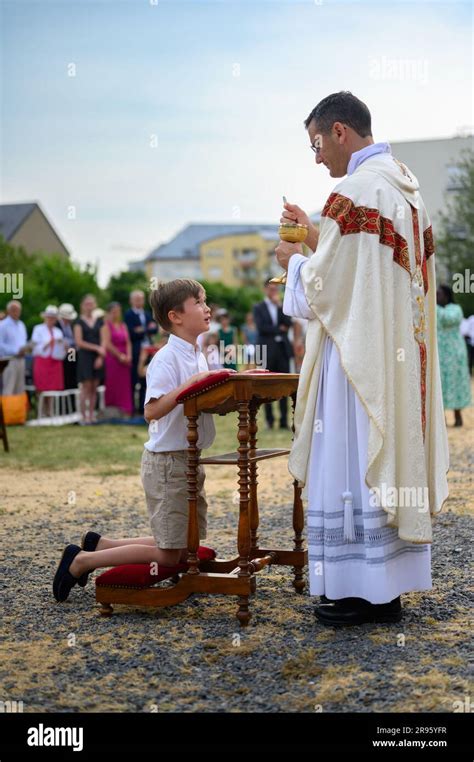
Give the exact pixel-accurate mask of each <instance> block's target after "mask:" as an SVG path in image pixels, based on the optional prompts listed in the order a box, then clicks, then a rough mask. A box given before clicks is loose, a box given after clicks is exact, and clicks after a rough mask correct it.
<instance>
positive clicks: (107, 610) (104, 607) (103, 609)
mask: <svg viewBox="0 0 474 762" xmlns="http://www.w3.org/2000/svg"><path fill="white" fill-rule="evenodd" d="M99 613H100V615H101V616H112V614H113V613H114V609H113V607H112V606H111V605H110V603H101V604H100V607H99Z"/></svg>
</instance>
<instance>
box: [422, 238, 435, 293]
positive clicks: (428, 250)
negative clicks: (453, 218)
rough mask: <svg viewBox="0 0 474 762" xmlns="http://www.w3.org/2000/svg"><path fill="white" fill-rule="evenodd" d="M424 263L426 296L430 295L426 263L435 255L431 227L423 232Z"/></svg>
mask: <svg viewBox="0 0 474 762" xmlns="http://www.w3.org/2000/svg"><path fill="white" fill-rule="evenodd" d="M423 249H424V252H423V263H422V265H421V271H422V273H423V285H424V287H425V294H427V293H428V272H427V269H426V263H427V261H428V259H429V258H430V257H431V255H432V254H434V253H435V249H434V240H433V230H432V227H431V225H430V226H429V227H428V228H426V230H423Z"/></svg>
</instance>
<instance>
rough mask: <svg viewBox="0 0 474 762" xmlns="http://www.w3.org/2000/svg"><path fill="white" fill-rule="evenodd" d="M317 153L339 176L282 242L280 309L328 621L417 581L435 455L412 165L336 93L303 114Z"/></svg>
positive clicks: (438, 467) (287, 214) (377, 612)
mask: <svg viewBox="0 0 474 762" xmlns="http://www.w3.org/2000/svg"><path fill="white" fill-rule="evenodd" d="M305 128H306V130H307V133H308V136H309V142H310V147H311V149H312V150H313V151H314V153H315V159H316V164H324V165H325V166H326V167H327V168H328V170H329V173H330V175H331V177H334V178H344V179H343V180H341V181H340V182H339V183H338V184H337V185H336V187H335V188H334V190H333V192H332V193H331V194H330V196H329V198H328V199H327V201H326V204H325V206H324V209H323V211H322V215H321V224H320V230H319V238H318V232H317V230H316V228H315V227H314V226H313V225H312V224H311V221H310V220H309V218H308V216H307V214H306V213H305V212H304V211H303V210H302V209H301V208H300V207H298V206H297V205H295V204H290V203H286V204H285V206H284V210H283V213H282V218H281V221H282V222H283V221H286V222H288V221H291V222H297V223H301V224H306V225H308V226H309V234H308V238H307V243H308V246H309V248H310V249H311V250H312V251H313V252H314V254H313V255H312V256H310V257H305V256H303V253H302V248H301V244H292V243H287V242H285V241H281V242H280V243H279V245H278V247H277V249H276V255H277V259H278V262H279V264H280V265H281V266H282V267H283V268H284V269H286V270H287V282H286V288H285V296H284V303H283V311H284V313H285V314H286V315H288V316H291V317H298V318H301V317H303V318H306V319H307V320H308V328H307V334H306V348H305V356H304V360H303V364H302V367H301V372H300V382H299V386H298V395H297V401H296V409H295V438H294V442H293V447H292V450H291V454H290V458H289V470H290V473H291V474H292V475H293V477H294V478H295V479H297V480H298V483H299V484H300V486H302V487H304V490H303V496H304V497H306V498H307V501H308V505H307V529H308V547H309V578H310V593H311V595H315V596H320V600H319V604H318V605H316V608H315V614H316V617H317V619H318V620H319V621H320V622H321V623H323V624H325V625H330V626H339V625H357V624H362V623H364V622H398V621H400V619H401V617H402V607H401V599H400V595H401V594H403V593H408V592H412V591H422V590H429V589H430V588H431V586H432V581H431V555H430V545H431V542H432V520H433V517H434V516H435V515H436V514H437V513H438V512H439V511H440V510H441V508H442V506H443V503H444V502H445V501H446V499H447V496H448V488H447V479H446V473H447V470H448V465H449V462H448V461H449V454H448V444H447V434H446V426H445V420H444V411H443V402H442V393H441V385H440V371H439V363H438V352H437V345H436V283H435V264H434V247H433V236H432V230H431V225H430V221H429V218H428V214H427V212H426V209H425V206H424V204H423V200H422V197H421V194H420V190H419V185H418V181H417V179H416V177H415V176H414V175H413V174H412V172H410V170H409V169H408V168H407V167H406V166H404V165H403V164H402V163H401V162H399V161H397V160H396V158H394V157H393V156H392V153H391V149H390V146H389V144H388V143H374V140H373V137H372V129H371V116H370V112H369V110H368V108H367V106H366V105H365V104H364V103H362V102H361V101H360V100H359V99H358V98H356V97H355V96H354V95H352V94H351V93H349V92H339V93H335V94H333V95H329V96H327V97H326V98H324V99H323V100H322V101H321V102H320V103H318V105H317V106H316V107H315V108H314V109H313V110H312V111H311V113H310V114H309V116H308V117H307V119H306V120H305Z"/></svg>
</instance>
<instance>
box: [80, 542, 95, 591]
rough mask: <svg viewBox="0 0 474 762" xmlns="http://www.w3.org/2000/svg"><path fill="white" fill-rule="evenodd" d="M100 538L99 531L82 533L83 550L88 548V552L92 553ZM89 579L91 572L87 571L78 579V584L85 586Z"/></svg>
mask: <svg viewBox="0 0 474 762" xmlns="http://www.w3.org/2000/svg"><path fill="white" fill-rule="evenodd" d="M99 540H100V534H98V533H97V532H86V533H85V534H83V535H82V540H81V548H82V550H87V552H88V553H91V552H92V551H94V550H95V549H96V547H97V544H98V542H99ZM88 579H89V572H85V574H81V576H80V577H79V579H78V580H77V584H78V585H80V587H85V586H86V585H87V580H88Z"/></svg>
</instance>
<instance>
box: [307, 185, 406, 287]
mask: <svg viewBox="0 0 474 762" xmlns="http://www.w3.org/2000/svg"><path fill="white" fill-rule="evenodd" d="M321 216H322V217H330V218H331V219H332V220H334V221H335V222H337V224H338V225H339V230H340V231H341V235H349V234H351V233H374V234H375V235H378V236H379V240H380V243H382V244H384V245H385V246H390V248H391V249H392V250H393V261H394V262H396V263H397V264H398V265H400V267H403V268H404V269H405V270H406V271H407V272H408V273H409V272H410V257H409V255H408V244H407V242H406V241H405V239H404V238H403V236H401V235H400V234H399V233H397V232H396V231H395V228H394V226H393V222H392V221H391V220H389V219H388V217H382V215H381V214H380V212H379V210H378V209H371V208H369V207H366V206H355V205H354V203H353V202H352V201H351V199H350V198H347V196H341V195H340V194H339V193H331V195H330V196H329V198H328V200H327V201H326V203H325V205H324V209H323V211H322V213H321Z"/></svg>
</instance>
